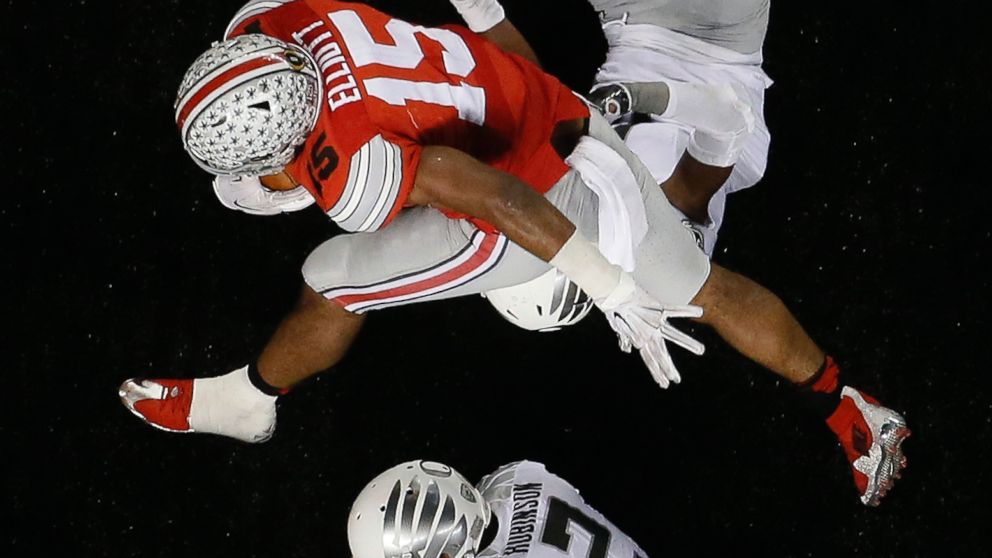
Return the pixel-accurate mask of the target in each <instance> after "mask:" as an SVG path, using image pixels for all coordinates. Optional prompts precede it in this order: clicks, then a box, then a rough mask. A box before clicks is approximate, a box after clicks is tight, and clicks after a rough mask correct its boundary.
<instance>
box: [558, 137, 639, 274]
mask: <svg viewBox="0 0 992 558" xmlns="http://www.w3.org/2000/svg"><path fill="white" fill-rule="evenodd" d="M565 163H567V164H568V166H570V167H572V168H573V169H575V170H576V172H578V173H579V175H580V176H581V177H582V180H583V181H584V182H585V183H586V186H588V187H589V189H590V190H592V191H593V193H595V194H596V196H597V197H598V198H599V251H600V252H602V253H603V255H604V256H606V259H608V260H610V262H611V263H613V264H615V265H618V266H620V267H622V268H623V269H624V270H626V271H628V272H631V271H634V260H635V258H634V254H635V251H636V250H637V247H638V245H640V243H641V241H642V240H644V236H645V235H646V234H647V232H648V219H647V214H646V212H645V209H644V199H643V198H642V197H641V188H640V185H639V184H638V183H637V178H636V177H635V176H634V172H633V171H631V170H630V166H629V165H628V164H627V161H625V160H624V159H623V157H621V156H620V154H619V153H617V152H616V151H614V150H613V149H610V147H609V146H607V145H606V144H605V143H603V142H601V141H599V140H597V139H595V138H592V137H590V136H584V137H583V138H582V139H581V140H580V141H579V145H578V146H577V147H576V148H575V151H573V152H572V154H571V155H569V156H568V158H567V159H565Z"/></svg>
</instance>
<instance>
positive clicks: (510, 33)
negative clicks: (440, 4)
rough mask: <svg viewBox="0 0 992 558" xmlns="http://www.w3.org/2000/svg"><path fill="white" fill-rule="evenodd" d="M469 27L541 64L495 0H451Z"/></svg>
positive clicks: (500, 46)
mask: <svg viewBox="0 0 992 558" xmlns="http://www.w3.org/2000/svg"><path fill="white" fill-rule="evenodd" d="M451 4H452V5H453V6H454V7H455V9H456V10H458V13H459V14H461V16H462V19H464V20H465V24H466V25H468V27H469V29H471V30H472V31H475V32H476V33H479V34H480V35H482V36H483V37H485V38H486V39H487V40H489V41H490V42H492V43H494V44H495V45H496V46H498V47H499V48H501V49H503V50H505V51H506V52H509V53H512V54H516V55H518V56H522V57H524V58H526V59H527V60H529V61H530V62H533V63H534V64H537V65H538V66H540V65H541V63H540V61H539V60H538V59H537V54H536V53H535V52H534V49H533V48H531V46H530V43H528V42H527V39H525V38H524V36H523V34H521V33H520V31H519V30H518V29H517V27H516V26H515V25H513V23H511V22H510V20H509V19H507V18H506V13H505V12H504V11H503V6H502V5H500V3H499V2H498V1H497V0H451Z"/></svg>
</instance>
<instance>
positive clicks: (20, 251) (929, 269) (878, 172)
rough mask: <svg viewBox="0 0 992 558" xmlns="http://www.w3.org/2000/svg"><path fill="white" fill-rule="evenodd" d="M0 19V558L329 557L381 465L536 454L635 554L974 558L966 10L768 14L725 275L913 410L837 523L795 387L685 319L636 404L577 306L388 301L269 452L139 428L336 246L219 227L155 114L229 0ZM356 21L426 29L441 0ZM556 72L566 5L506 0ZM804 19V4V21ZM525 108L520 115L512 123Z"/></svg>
mask: <svg viewBox="0 0 992 558" xmlns="http://www.w3.org/2000/svg"><path fill="white" fill-rule="evenodd" d="M209 4H210V5H209V6H206V5H204V3H202V2H193V1H187V0H182V1H175V0H174V1H170V2H153V3H140V2H117V3H101V4H100V5H97V3H95V2H84V1H75V2H63V3H59V5H58V6H57V7H56V6H53V5H49V4H47V3H46V4H41V3H38V4H37V5H34V6H32V5H30V3H26V2H22V3H20V5H17V6H15V5H13V4H11V3H8V4H7V5H6V6H5V7H4V10H5V11H7V12H9V13H8V14H7V17H4V18H3V19H4V24H3V25H4V29H5V31H4V33H3V38H4V42H5V43H7V46H5V47H4V53H5V56H4V61H3V65H4V68H5V69H6V72H5V74H6V75H8V76H10V79H9V81H8V83H7V84H6V85H4V86H3V88H2V91H0V95H2V98H3V100H4V103H3V106H4V108H5V111H4V112H5V117H4V118H5V122H6V123H7V124H6V125H5V126H4V128H5V130H6V135H7V141H6V142H5V145H7V147H6V148H5V152H6V154H7V157H6V158H5V162H6V163H7V166H8V168H9V169H10V170H8V173H7V181H8V184H7V188H6V189H5V194H4V198H5V199H4V203H3V206H2V207H3V209H2V215H3V219H2V223H3V225H4V226H5V227H6V234H5V235H4V237H5V242H4V245H5V249H4V251H5V254H6V257H5V258H4V266H5V272H4V277H5V284H6V285H7V287H6V289H5V290H6V292H7V294H8V297H9V301H8V303H7V304H6V305H5V306H6V308H7V310H6V315H7V316H8V320H7V321H8V329H7V331H8V333H7V334H5V336H4V337H5V343H4V349H5V350H4V351H3V352H4V356H5V360H6V361H7V364H6V365H5V366H4V370H5V377H6V378H7V381H6V382H5V386H6V388H7V390H6V392H5V393H6V397H5V399H6V402H5V404H4V405H3V407H4V410H5V413H4V414H5V417H6V418H5V419H4V420H3V421H2V422H0V435H2V437H3V445H2V447H3V451H2V454H3V459H2V460H3V462H4V468H5V469H6V471H7V473H6V474H5V488H4V492H5V497H4V502H5V506H4V513H5V521H4V523H5V529H4V534H3V538H2V540H0V554H2V555H3V556H41V555H51V554H53V553H54V552H56V551H60V552H61V551H72V553H73V555H76V556H170V557H179V556H260V557H268V556H342V557H346V556H348V555H349V554H348V549H347V542H346V540H345V519H346V515H347V511H348V506H349V505H350V503H351V501H352V499H353V497H354V496H355V495H356V494H357V493H358V491H359V490H360V489H361V487H362V486H363V485H364V484H365V482H366V481H367V480H368V479H370V478H371V477H373V476H375V475H376V474H378V473H379V472H380V471H382V470H384V469H386V468H387V467H389V466H391V465H393V464H395V463H397V462H400V461H404V460H409V459H415V458H425V459H432V460H439V461H444V462H446V463H448V464H450V465H452V466H454V467H456V468H458V469H459V470H461V472H462V473H464V474H465V475H466V476H467V477H469V478H472V479H478V478H479V477H481V476H482V475H483V474H486V473H488V472H490V471H492V470H493V469H495V468H496V467H497V466H499V465H502V464H504V463H507V462H510V461H514V460H519V459H530V460H536V461H541V462H543V463H545V464H546V465H547V466H548V468H549V469H550V470H551V471H552V472H555V473H557V474H558V475H560V476H562V477H564V478H565V479H568V480H569V481H571V482H572V483H573V484H574V485H575V486H576V487H578V488H579V489H580V490H581V491H582V494H583V496H584V497H585V498H586V500H587V501H588V502H589V503H590V504H592V505H593V506H595V507H596V508H598V509H599V510H600V511H602V512H603V513H604V514H605V515H606V516H607V517H609V518H610V519H611V520H612V521H613V522H614V523H615V524H617V525H618V526H619V527H621V528H622V529H624V530H625V531H626V532H627V533H629V534H630V535H631V536H633V538H634V539H636V540H637V541H638V542H639V543H640V545H641V546H642V547H643V548H644V549H645V550H646V551H647V552H648V553H649V554H650V555H652V556H656V557H660V556H671V555H685V556H706V555H715V554H722V555H728V554H732V555H744V556H749V555H759V554H760V555H769V556H851V555H861V556H873V557H874V556H899V557H903V556H934V555H938V554H943V555H947V556H987V555H989V553H990V552H992V544H990V543H989V542H988V536H987V533H986V532H985V529H987V524H988V520H989V517H988V516H989V511H988V500H989V489H990V482H989V470H988V465H987V463H988V462H989V459H990V457H992V456H990V453H992V452H990V449H989V445H990V444H989V442H990V432H992V425H990V420H992V419H990V418H989V417H990V416H992V399H990V397H989V383H990V381H989V375H988V360H989V357H988V354H989V350H988V345H989V341H988V318H987V310H988V300H989V295H988V289H989V279H988V277H989V274H988V272H987V271H986V270H985V269H986V268H985V267H984V264H985V263H986V261H987V259H988V257H989V253H990V248H992V226H990V224H989V221H988V219H987V218H986V213H987V207H988V202H989V200H990V197H992V196H990V195H989V193H988V189H987V188H986V184H985V183H986V181H987V180H986V178H985V177H984V176H980V175H979V173H978V168H979V166H980V165H984V164H985V159H986V158H988V156H989V140H988V136H987V134H986V135H982V134H981V133H978V130H977V128H978V127H979V125H980V124H981V122H982V121H983V119H984V118H985V117H986V116H987V112H988V106H989V105H990V101H992V98H990V94H989V92H988V90H987V89H986V88H987V87H988V84H989V79H988V61H987V55H988V54H989V48H988V46H987V41H986V40H984V39H983V38H982V37H980V36H978V35H976V34H974V33H971V32H968V31H967V27H968V22H969V21H973V20H974V19H975V18H977V16H976V15H974V14H973V13H972V12H971V11H970V10H969V9H966V8H967V6H968V4H967V3H965V4H964V5H957V6H956V7H955V9H954V12H953V13H952V12H950V11H949V10H942V11H940V12H939V13H936V14H933V13H919V12H912V11H908V9H907V7H906V6H905V5H900V6H891V11H890V7H889V6H875V7H873V8H871V10H872V11H871V12H864V11H858V12H851V11H849V10H846V9H844V8H845V6H839V5H831V6H827V7H823V6H815V7H814V6H806V5H801V6H793V5H791V4H794V3H791V4H790V3H786V2H779V3H776V4H775V5H774V6H773V11H772V23H771V29H770V32H769V36H768V39H767V42H766V46H765V60H766V63H765V69H766V71H767V72H768V74H769V75H770V76H771V77H772V78H773V79H774V80H775V82H776V83H775V85H774V86H773V87H772V88H771V89H770V90H769V91H768V95H767V99H766V109H765V112H766V116H767V119H768V123H769V127H770V129H771V131H772V137H773V145H772V152H771V156H770V160H769V168H768V171H767V173H766V176H765V179H764V180H763V181H762V182H761V183H760V184H759V185H758V186H757V187H755V188H753V189H751V190H749V191H747V192H743V193H740V194H735V195H734V196H732V197H731V198H730V201H729V208H728V212H727V221H726V224H725V226H724V229H723V231H722V234H721V240H720V244H719V245H718V249H717V256H716V260H717V261H719V262H722V263H723V264H724V265H726V266H728V267H730V268H732V269H734V270H738V271H741V272H743V273H745V274H747V275H749V276H751V277H753V278H755V279H757V280H758V281H759V282H761V283H763V284H765V285H767V286H769V287H770V288H772V290H774V291H775V292H777V293H778V294H779V295H780V296H781V297H782V298H783V299H784V300H785V301H786V302H787V303H788V304H789V305H790V307H791V308H792V309H793V310H794V311H795V313H796V314H797V315H798V316H799V318H800V319H801V321H803V323H804V324H805V325H806V326H807V328H808V329H809V331H810V332H811V333H812V334H813V337H814V338H815V339H817V341H818V342H819V343H820V344H821V345H822V346H823V347H824V348H826V349H827V350H828V351H829V352H830V353H832V354H833V355H835V356H836V357H837V359H838V360H839V362H840V363H841V364H842V366H844V368H845V370H846V373H847V374H848V376H849V379H851V381H852V383H854V384H855V385H857V386H859V387H861V388H863V389H864V390H865V391H866V392H868V393H870V394H873V395H875V396H876V397H878V398H879V399H881V400H882V401H883V402H884V403H885V404H886V405H888V406H891V407H893V408H895V409H898V410H900V411H902V412H904V414H905V415H906V417H907V419H908V420H909V422H910V426H911V428H912V429H913V431H914V435H913V437H912V438H911V439H910V440H909V441H908V442H907V444H906V446H905V449H906V452H907V455H908V456H909V469H908V470H907V473H906V475H905V477H904V479H903V480H902V481H901V482H900V483H899V484H897V486H896V487H895V489H894V490H893V492H892V493H891V494H890V495H889V497H888V498H887V500H885V501H884V502H883V505H882V506H881V507H880V508H878V509H865V508H863V507H862V506H861V505H860V504H859V503H858V501H857V498H856V496H855V492H854V489H853V484H852V483H851V480H850V473H849V471H848V467H847V464H846V462H845V461H844V459H843V456H842V453H841V451H840V449H839V447H837V446H836V443H835V441H834V439H833V436H832V435H831V434H830V433H829V432H828V430H827V429H826V428H825V427H824V426H823V425H822V423H820V422H819V420H818V419H816V418H815V417H814V416H812V415H811V414H810V413H809V412H808V411H807V409H806V408H805V407H804V406H803V405H802V403H801V402H800V401H799V400H798V399H797V398H796V397H795V396H794V394H793V391H792V389H790V388H789V387H788V386H786V385H784V384H782V382H780V381H776V379H775V378H774V377H773V376H771V375H769V374H767V373H765V372H764V371H763V370H761V369H760V368H759V367H758V366H757V365H754V364H752V363H750V362H747V361H745V360H744V359H742V358H741V357H739V356H737V355H736V354H735V353H734V352H733V351H732V350H731V349H729V348H728V347H726V346H725V345H723V344H722V343H721V342H720V340H719V339H718V338H717V337H716V336H715V335H714V334H712V333H711V332H709V331H706V330H702V329H697V330H696V332H697V333H698V335H699V337H700V339H701V340H703V341H704V342H705V343H706V344H707V348H708V351H707V354H706V355H705V356H703V357H698V358H694V357H692V356H691V355H688V354H687V353H684V352H681V353H678V354H677V355H676V359H677V363H678V365H679V366H680V368H681V370H682V375H683V378H684V381H683V383H682V385H680V386H677V387H675V388H673V389H670V390H668V391H662V390H660V389H658V388H657V387H656V385H655V384H654V383H653V381H652V380H651V378H650V375H649V374H648V372H647V371H646V370H645V369H644V368H643V366H642V365H641V363H640V361H639V360H638V359H637V358H636V357H632V356H628V355H624V354H622V353H620V352H619V351H618V350H617V349H616V343H615V339H614V336H613V334H612V333H611V332H610V330H609V328H608V326H607V324H606V323H605V320H603V319H602V318H601V317H600V316H598V315H592V316H590V317H589V318H588V319H586V320H585V321H584V322H582V323H580V324H579V325H577V326H574V327H572V328H570V329H568V330H566V331H562V332H559V333H554V334H532V333H527V332H523V331H520V330H517V329H515V328H513V327H512V326H510V325H508V324H507V323H505V322H503V321H502V319H501V318H499V317H498V316H497V315H496V314H495V313H494V312H492V311H491V310H490V308H489V305H488V304H487V303H486V302H485V301H484V300H482V299H481V298H478V297H473V298H471V299H462V300H455V301H448V302H441V303H433V304H425V305H417V306H412V307H407V308H402V309H394V310H388V311H384V312H381V313H379V314H376V315H374V316H372V318H371V319H370V320H368V323H367V327H366V329H365V331H364V332H363V334H362V336H361V337H360V339H359V341H358V342H357V344H356V345H355V346H354V348H353V350H352V351H351V353H350V355H349V356H348V357H347V358H346V360H345V361H344V362H343V363H342V364H341V365H339V366H338V367H336V368H335V369H333V370H332V371H330V372H328V373H325V374H323V375H322V376H320V377H318V378H317V379H315V380H312V381H310V382H308V383H306V384H304V385H302V386H300V387H299V388H298V389H297V390H296V391H294V392H293V393H292V394H290V395H289V396H287V397H284V398H282V400H281V402H280V411H279V427H278V430H277V433H276V435H275V437H274V438H273V439H272V440H271V441H270V442H269V443H267V444H264V445H260V446H249V445H245V444H241V443H238V442H234V441H229V440H226V439H220V438H215V437H205V436H204V437H201V436H177V435H170V434H165V433H161V432H157V431H153V430H151V429H150V428H148V427H147V426H144V425H143V424H141V423H140V422H139V421H137V420H135V419H134V418H132V417H131V416H130V414H128V412H127V411H126V410H125V409H124V408H123V407H121V406H120V404H119V403H118V401H117V396H116V388H117V385H118V384H119V383H120V382H121V381H122V380H124V379H125V378H128V377H131V376H136V375H151V376H166V377H169V376H178V377H194V376H203V375H213V374H218V373H223V372H227V371H229V370H232V369H234V368H236V367H240V366H242V365H243V364H245V363H246V362H248V361H249V360H250V359H251V358H253V356H254V355H256V354H257V352H258V351H259V350H260V348H261V346H262V344H263V343H264V342H265V340H266V339H267V337H268V335H269V334H270V333H271V332H272V330H273V329H274V328H275V326H276V325H277V324H278V322H279V320H280V319H281V317H282V315H283V314H284V313H285V312H286V311H287V310H288V309H289V308H290V307H291V306H292V304H293V302H294V300H295V298H296V296H297V294H298V292H299V288H300V285H301V281H300V273H299V267H300V264H301V263H302V261H303V259H304V258H305V257H306V255H307V254H308V253H309V251H310V250H311V249H313V247H315V246H316V245H317V244H319V243H320V242H321V241H322V240H323V239H325V238H327V237H328V236H330V235H334V234H338V229H336V228H335V227H334V226H333V225H332V224H331V223H329V222H328V221H327V219H326V217H324V216H323V215H321V213H320V212H319V211H318V210H316V209H311V210H307V211H304V212H302V213H300V214H295V215H289V216H280V217H271V218H257V217H251V216H248V215H243V214H239V213H235V212H232V211H229V210H227V209H225V208H223V207H222V206H221V205H220V204H218V203H217V202H216V200H215V198H214V196H213V193H212V191H211V188H210V185H209V180H208V177H207V176H206V175H204V173H203V172H202V171H200V170H199V169H197V168H196V167H195V165H194V164H193V163H192V162H191V161H190V160H189V159H188V157H187V156H186V155H185V154H184V153H183V151H182V146H181V144H180V142H179V139H178V137H177V134H176V132H175V129H174V125H173V123H172V101H173V95H174V93H175V90H176V88H177V86H178V82H179V79H180V77H181V76H182V73H183V72H184V70H185V68H186V67H187V65H188V63H189V62H190V61H191V60H192V59H193V58H194V57H195V56H196V55H197V54H199V53H200V51H202V50H203V49H205V48H206V47H207V46H208V45H209V43H210V41H212V40H216V39H218V38H219V37H220V35H221V33H222V32H223V29H224V27H225V25H226V22H227V20H228V19H229V18H230V16H231V15H232V14H233V13H234V11H235V10H236V9H237V8H238V7H239V4H240V2H239V1H238V0H225V1H223V2H213V3H209ZM412 4H413V3H407V2H388V3H387V2H377V3H375V5H376V6H378V7H381V8H383V9H387V10H388V11H390V12H391V13H394V14H396V15H397V16H401V17H405V18H408V19H411V20H414V21H417V22H422V23H425V24H438V23H442V22H454V21H456V19H455V17H456V16H455V14H454V12H453V11H452V10H450V8H449V6H448V4H447V2H444V1H443V0H436V1H429V2H422V3H417V4H416V5H412ZM505 4H506V5H507V8H508V12H509V13H510V15H511V17H512V19H513V20H514V21H515V22H516V23H517V25H518V26H519V27H520V28H521V30H522V31H523V32H524V33H525V34H526V35H527V36H528V37H529V38H531V40H532V41H533V44H534V45H535V48H536V50H537V51H538V53H539V55H540V56H541V57H542V60H543V61H544V63H545V66H546V67H547V69H548V70H549V71H550V72H552V73H554V74H557V75H559V76H560V77H561V78H562V79H563V80H564V81H565V82H566V83H567V84H569V85H570V86H572V87H573V88H575V89H576V90H579V91H583V90H585V89H587V88H588V86H589V85H590V83H591V78H592V75H593V72H594V71H595V68H596V67H597V65H598V64H599V62H600V61H601V60H602V56H603V53H604V50H605V43H604V42H603V40H602V38H601V36H600V34H599V31H598V28H597V23H596V18H595V15H594V14H593V13H592V11H591V9H590V8H589V7H588V5H587V4H585V3H584V2H580V1H567V2H565V1H555V2H550V1H549V2H509V1H508V2H506V3H505ZM821 10H822V11H821ZM534 110H540V109H539V108H535V109H534Z"/></svg>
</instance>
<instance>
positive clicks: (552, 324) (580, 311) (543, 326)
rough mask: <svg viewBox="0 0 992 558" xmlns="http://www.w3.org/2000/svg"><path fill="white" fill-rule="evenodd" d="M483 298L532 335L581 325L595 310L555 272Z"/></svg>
mask: <svg viewBox="0 0 992 558" xmlns="http://www.w3.org/2000/svg"><path fill="white" fill-rule="evenodd" d="M482 296H484V297H485V298H486V300H488V301H489V303H490V304H492V305H493V307H494V308H496V311H497V312H499V315H500V316H503V317H504V318H506V319H507V321H509V322H510V323H512V324H514V325H516V326H518V327H522V328H523V329H529V330H531V331H557V330H559V329H561V328H563V327H565V326H570V325H572V324H575V323H578V322H579V321H580V320H581V319H582V318H584V317H586V314H588V313H589V311H590V310H592V307H593V302H592V299H591V298H589V295H587V294H586V293H585V292H583V291H582V289H579V287H578V285H576V284H575V283H573V282H572V281H570V280H569V279H568V277H565V275H563V274H562V273H561V272H560V271H558V270H557V269H554V268H552V269H551V270H549V271H548V272H547V273H545V274H544V275H542V276H540V277H538V278H537V279H533V280H531V281H528V282H526V283H522V284H520V285H517V286H515V287H506V288H504V289H496V290H494V291H488V292H485V293H483V294H482Z"/></svg>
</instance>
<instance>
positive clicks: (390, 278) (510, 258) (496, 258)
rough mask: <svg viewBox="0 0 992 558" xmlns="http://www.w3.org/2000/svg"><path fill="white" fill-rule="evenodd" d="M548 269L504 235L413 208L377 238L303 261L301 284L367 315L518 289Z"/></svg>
mask: <svg viewBox="0 0 992 558" xmlns="http://www.w3.org/2000/svg"><path fill="white" fill-rule="evenodd" d="M547 269H548V264H546V263H544V262H542V261H540V260H539V259H537V258H535V257H534V256H531V255H530V254H528V253H527V252H526V251H523V250H522V249H520V248H519V247H516V246H515V245H513V244H512V243H510V242H509V241H508V240H507V239H506V237H504V236H502V235H499V234H493V233H485V232H483V231H480V230H479V229H477V228H476V227H474V226H472V225H471V224H469V223H467V222H465V221H461V220H453V219H449V218H447V217H445V216H444V215H443V214H441V213H440V212H438V211H436V210H433V209H430V208H413V209H406V210H404V211H403V212H402V213H400V215H399V216H397V218H396V219H395V220H394V221H393V222H392V223H391V224H390V225H389V226H388V227H386V228H384V229H382V230H380V231H376V232H372V233H357V234H344V235H339V236H336V237H334V238H332V239H330V240H327V241H326V242H324V243H323V244H321V245H320V246H318V247H317V248H316V249H315V250H314V251H313V252H312V253H311V254H310V256H309V257H308V258H307V261H306V263H305V264H304V265H303V277H304V280H305V281H306V283H307V284H308V285H309V286H310V287H311V288H312V289H313V290H314V291H316V292H318V293H320V294H321V295H323V296H324V297H325V298H327V299H329V300H332V301H334V302H336V303H338V304H340V305H341V306H343V307H344V308H345V309H347V310H348V311H350V312H355V313H364V312H368V311H371V310H377V309H381V308H387V307H391V306H400V305H405V304H412V303H416V302H425V301H430V300H441V299H446V298H453V297H457V296H464V295H468V294H477V293H480V292H483V291H486V290H489V289H496V288H501V287H507V286H511V285H516V284H518V283H522V282H525V281H529V280H530V279H533V278H534V277H537V276H538V275H540V274H541V273H543V272H544V271H545V270H547Z"/></svg>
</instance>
